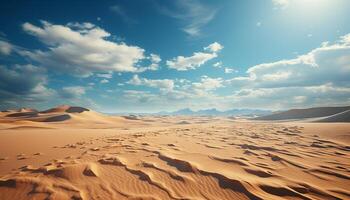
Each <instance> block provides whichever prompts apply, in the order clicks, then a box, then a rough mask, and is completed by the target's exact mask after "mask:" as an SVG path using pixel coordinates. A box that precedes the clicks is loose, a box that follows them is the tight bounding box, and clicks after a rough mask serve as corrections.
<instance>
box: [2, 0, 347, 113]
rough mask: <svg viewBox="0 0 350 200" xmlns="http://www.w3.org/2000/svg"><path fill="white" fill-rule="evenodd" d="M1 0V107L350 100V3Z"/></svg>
mask: <svg viewBox="0 0 350 200" xmlns="http://www.w3.org/2000/svg"><path fill="white" fill-rule="evenodd" d="M0 4H1V6H0V108H1V109H9V108H18V107H35V108H38V109H46V108H50V107H53V106H57V105H61V104H69V105H77V106H85V107H89V108H92V109H95V110H97V111H100V112H108V113H117V112H158V111H174V110H178V109H183V108H191V109H193V110H199V109H210V108H217V109H219V110H229V109H243V108H249V109H266V110H285V109H290V108H306V107H314V106H341V105H349V104H350V20H349V19H350V12H348V11H349V10H350V1H348V0H115V1H112V0H109V1H82V0H75V1H68V0H63V1H39V0H33V1H26V0H23V1H20V0H17V1H7V0H2V1H1V2H0Z"/></svg>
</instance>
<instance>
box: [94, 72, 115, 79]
mask: <svg viewBox="0 0 350 200" xmlns="http://www.w3.org/2000/svg"><path fill="white" fill-rule="evenodd" d="M96 76H97V77H99V78H106V79H111V78H112V77H113V73H106V74H96Z"/></svg>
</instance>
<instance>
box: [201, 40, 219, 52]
mask: <svg viewBox="0 0 350 200" xmlns="http://www.w3.org/2000/svg"><path fill="white" fill-rule="evenodd" d="M223 48H224V47H223V46H222V45H221V44H220V43H218V42H214V43H212V44H210V45H209V46H207V47H205V48H204V50H209V51H211V52H218V51H220V50H221V49H223Z"/></svg>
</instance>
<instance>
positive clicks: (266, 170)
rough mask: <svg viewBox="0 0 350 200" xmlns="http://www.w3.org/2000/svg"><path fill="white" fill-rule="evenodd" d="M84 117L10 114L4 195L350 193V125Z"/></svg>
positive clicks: (1, 147)
mask: <svg viewBox="0 0 350 200" xmlns="http://www.w3.org/2000/svg"><path fill="white" fill-rule="evenodd" d="M81 114H84V113H81ZM81 114H80V115H79V114H70V116H71V118H70V119H69V120H64V121H58V122H49V123H48V122H42V121H35V120H34V121H30V120H10V119H8V118H6V119H5V118H4V117H2V118H1V119H2V120H0V122H1V123H0V177H1V178H0V199H1V200H6V199H160V200H163V199H198V200H199V199H220V200H221V199H350V189H349V188H350V187H349V186H350V170H349V169H350V140H349V137H350V124H346V123H330V124H328V123H301V122H298V123H270V122H264V123H261V122H249V121H235V120H232V119H229V118H221V117H220V118H219V117H212V118H209V117H141V118H137V119H127V118H123V117H105V116H101V115H96V114H94V113H89V112H88V113H85V114H84V115H81ZM87 116H88V117H87ZM41 117H42V116H41ZM94 117H96V118H97V119H98V120H97V121H94V120H93V118H94Z"/></svg>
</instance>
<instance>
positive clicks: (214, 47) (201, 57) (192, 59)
mask: <svg viewBox="0 0 350 200" xmlns="http://www.w3.org/2000/svg"><path fill="white" fill-rule="evenodd" d="M222 48H223V46H222V45H221V44H219V43H217V42H214V43H212V44H210V45H209V46H207V47H205V48H204V50H207V51H209V52H194V53H193V55H192V56H189V57H184V56H177V57H176V58H173V59H171V60H167V61H166V64H167V66H168V67H169V68H171V69H176V70H178V71H186V70H190V69H196V68H198V67H200V66H201V65H203V64H204V63H206V62H207V61H209V60H211V59H213V58H216V57H217V52H218V51H220V50H221V49H222Z"/></svg>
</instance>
